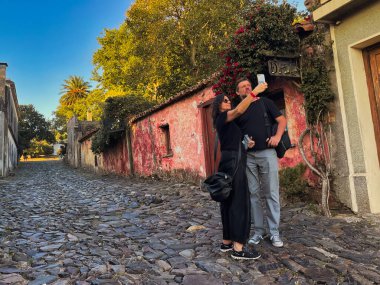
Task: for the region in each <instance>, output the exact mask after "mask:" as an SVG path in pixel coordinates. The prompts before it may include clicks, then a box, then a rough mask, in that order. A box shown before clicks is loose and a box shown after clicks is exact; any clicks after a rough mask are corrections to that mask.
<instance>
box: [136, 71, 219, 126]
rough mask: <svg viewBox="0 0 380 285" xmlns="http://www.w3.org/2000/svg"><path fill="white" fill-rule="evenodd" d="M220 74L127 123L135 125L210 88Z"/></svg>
mask: <svg viewBox="0 0 380 285" xmlns="http://www.w3.org/2000/svg"><path fill="white" fill-rule="evenodd" d="M219 74H220V72H216V73H214V74H212V75H211V76H210V77H209V78H207V79H204V80H202V81H200V82H198V83H197V84H196V85H194V86H192V87H190V88H188V89H185V90H183V91H181V92H179V93H177V94H176V95H174V96H173V97H170V98H169V99H168V100H166V101H165V102H163V103H161V104H158V105H156V106H153V107H152V108H150V109H148V110H146V111H144V112H142V113H140V114H138V115H136V116H134V117H132V118H131V119H130V120H129V123H130V124H131V123H135V122H137V121H139V120H141V119H143V118H145V117H147V116H149V115H151V114H153V113H155V112H157V111H159V110H162V109H164V108H166V107H167V106H170V105H172V104H174V103H176V102H178V101H181V100H182V99H185V98H187V97H189V96H191V95H193V94H194V93H196V92H198V91H200V90H202V89H204V88H206V87H208V86H210V85H211V84H212V83H213V82H214V81H215V79H216V78H217V76H218V75H219Z"/></svg>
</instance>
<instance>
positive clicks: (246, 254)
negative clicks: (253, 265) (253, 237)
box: [231, 248, 261, 260]
mask: <svg viewBox="0 0 380 285" xmlns="http://www.w3.org/2000/svg"><path fill="white" fill-rule="evenodd" d="M231 257H232V258H233V259H240V260H242V259H245V260H247V259H251V260H253V259H258V258H259V257H261V254H260V253H258V252H257V251H256V250H248V249H245V248H243V250H242V251H236V250H234V249H232V253H231Z"/></svg>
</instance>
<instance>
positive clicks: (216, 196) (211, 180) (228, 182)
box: [202, 135, 241, 202]
mask: <svg viewBox="0 0 380 285" xmlns="http://www.w3.org/2000/svg"><path fill="white" fill-rule="evenodd" d="M217 148H218V136H217V135H216V136H215V146H214V162H215V161H216V151H217ZM240 152H241V145H240V144H239V154H238V159H237V163H236V166H235V171H234V174H233V175H232V176H231V175H229V174H227V173H224V172H220V171H219V172H215V173H214V174H212V175H210V176H209V177H207V178H206V179H205V180H204V181H203V183H202V186H203V188H205V189H206V190H207V191H208V192H209V193H210V196H211V199H212V200H214V201H216V202H223V201H225V200H227V199H228V197H229V196H230V194H231V192H232V181H233V179H234V176H235V174H236V172H237V170H238V167H239V163H240V158H241V153H240Z"/></svg>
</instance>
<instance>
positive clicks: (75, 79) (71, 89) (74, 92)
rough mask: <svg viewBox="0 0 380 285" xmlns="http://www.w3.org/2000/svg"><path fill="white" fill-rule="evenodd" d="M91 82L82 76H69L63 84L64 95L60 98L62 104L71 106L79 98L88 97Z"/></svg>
mask: <svg viewBox="0 0 380 285" xmlns="http://www.w3.org/2000/svg"><path fill="white" fill-rule="evenodd" d="M90 87H91V86H90V84H89V83H88V82H87V81H84V80H83V78H82V77H80V76H69V78H68V79H65V81H64V83H63V84H62V94H63V95H62V97H61V98H60V99H59V102H60V104H62V105H64V106H71V105H73V104H75V103H76V102H77V101H78V100H81V99H86V97H87V95H88V93H89V92H90V91H89V90H90Z"/></svg>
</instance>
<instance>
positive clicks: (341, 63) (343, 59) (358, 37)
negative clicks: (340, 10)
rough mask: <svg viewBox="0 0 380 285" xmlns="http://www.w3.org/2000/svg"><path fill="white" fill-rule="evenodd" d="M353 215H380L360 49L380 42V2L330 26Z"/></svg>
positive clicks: (379, 181)
mask: <svg viewBox="0 0 380 285" xmlns="http://www.w3.org/2000/svg"><path fill="white" fill-rule="evenodd" d="M331 34H332V40H333V41H334V56H335V65H336V73H337V79H338V90H339V99H340V102H341V105H342V113H343V117H344V118H343V124H344V129H345V134H344V135H345V136H346V143H347V145H348V149H347V155H348V162H349V168H350V176H351V177H350V184H351V192H352V193H351V196H352V201H353V210H354V211H368V210H369V211H371V212H380V188H379V185H380V168H379V161H378V156H377V149H376V141H375V135H374V129H373V123H372V116H371V110H370V103H369V98H368V88H367V82H366V76H365V70H364V63H363V56H362V49H363V48H365V47H368V46H371V45H373V44H375V43H378V42H380V1H373V2H371V3H370V4H368V5H366V6H365V7H364V8H362V9H356V10H355V13H354V14H351V15H349V16H346V17H343V18H342V19H340V21H339V22H338V24H334V25H331Z"/></svg>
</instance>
